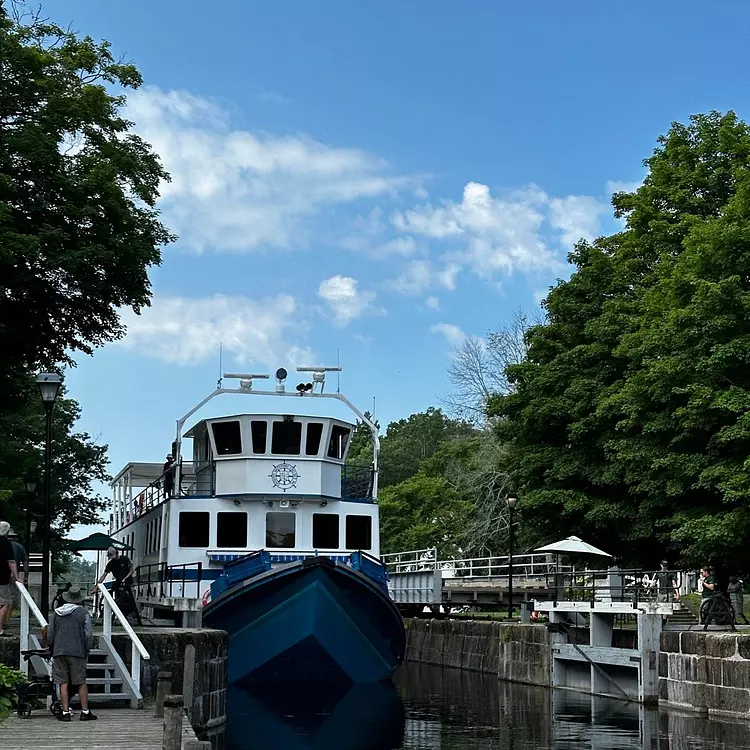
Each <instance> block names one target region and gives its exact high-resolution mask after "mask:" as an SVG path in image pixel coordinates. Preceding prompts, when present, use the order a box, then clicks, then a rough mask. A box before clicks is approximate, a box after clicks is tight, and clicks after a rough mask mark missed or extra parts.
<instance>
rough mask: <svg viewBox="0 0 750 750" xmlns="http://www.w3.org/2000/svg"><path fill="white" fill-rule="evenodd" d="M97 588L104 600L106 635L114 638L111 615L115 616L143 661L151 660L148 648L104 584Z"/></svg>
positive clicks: (98, 585)
mask: <svg viewBox="0 0 750 750" xmlns="http://www.w3.org/2000/svg"><path fill="white" fill-rule="evenodd" d="M97 588H98V589H99V593H100V594H101V595H102V598H103V599H104V635H105V636H107V637H108V638H111V637H112V617H111V615H112V614H114V615H115V617H116V618H117V619H118V620H119V621H120V625H122V629H123V630H124V631H125V634H126V635H127V636H128V638H130V640H131V641H132V642H133V646H135V648H136V649H137V650H138V653H139V654H140V656H141V657H142V658H143V659H150V658H151V656H150V655H149V653H148V651H147V650H146V647H145V646H144V645H143V643H141V639H140V638H139V637H138V636H137V635H136V632H135V630H133V627H132V625H131V624H130V623H129V622H128V618H127V617H125V615H124V614H123V613H122V611H121V610H120V608H119V607H118V606H117V604H116V602H115V600H114V599H113V598H112V594H110V593H109V591H108V590H107V588H106V586H105V585H104V584H103V583H99V584H97ZM107 609H109V610H110V613H109V614H110V616H109V617H107V614H108V613H107Z"/></svg>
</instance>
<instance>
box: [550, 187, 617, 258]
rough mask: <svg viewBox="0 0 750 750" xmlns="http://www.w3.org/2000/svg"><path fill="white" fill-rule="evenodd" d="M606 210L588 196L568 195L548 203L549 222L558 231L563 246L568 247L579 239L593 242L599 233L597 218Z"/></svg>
mask: <svg viewBox="0 0 750 750" xmlns="http://www.w3.org/2000/svg"><path fill="white" fill-rule="evenodd" d="M608 210H609V209H608V207H607V206H606V205H604V204H603V203H601V202H600V201H598V200H597V199H596V198H592V197H591V196H590V195H568V196H567V197H565V198H553V199H552V200H551V201H550V204H549V221H550V224H551V225H552V226H553V227H555V229H559V230H560V233H561V235H562V237H561V239H562V242H563V244H564V245H566V246H570V245H574V244H575V243H576V242H578V241H579V240H581V239H584V240H589V241H591V240H593V239H594V237H595V236H596V234H597V232H598V231H599V217H600V216H601V215H602V214H605V213H607V211H608Z"/></svg>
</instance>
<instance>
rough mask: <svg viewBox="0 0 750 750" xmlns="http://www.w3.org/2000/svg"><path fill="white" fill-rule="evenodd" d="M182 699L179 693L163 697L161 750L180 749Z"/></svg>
mask: <svg viewBox="0 0 750 750" xmlns="http://www.w3.org/2000/svg"><path fill="white" fill-rule="evenodd" d="M184 713H185V710H184V700H183V698H182V696H181V695H168V696H166V698H165V699H164V734H163V737H162V750H180V748H181V747H182V721H183V716H184Z"/></svg>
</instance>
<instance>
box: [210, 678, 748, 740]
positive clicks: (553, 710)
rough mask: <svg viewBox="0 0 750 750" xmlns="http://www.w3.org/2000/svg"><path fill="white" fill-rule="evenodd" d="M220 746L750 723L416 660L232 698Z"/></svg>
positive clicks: (614, 735) (712, 731) (600, 734)
mask: <svg viewBox="0 0 750 750" xmlns="http://www.w3.org/2000/svg"><path fill="white" fill-rule="evenodd" d="M228 708H229V723H228V725H227V727H226V729H225V731H224V733H223V734H222V735H220V736H216V737H214V738H213V741H214V746H215V748H216V749H217V750H402V749H403V750H406V749H407V748H408V749H409V750H416V749H417V748H419V750H422V749H424V750H480V749H481V750H500V749H502V750H532V748H533V750H568V749H570V750H574V749H575V750H589V749H590V750H620V749H622V750H627V749H629V748H644V750H654V749H656V750H708V749H709V748H710V750H734V749H735V748H750V722H745V721H736V720H730V719H708V718H706V717H703V716H700V715H699V714H694V713H682V712H676V711H664V710H662V711H655V710H645V709H644V708H643V707H641V706H638V705H637V704H633V703H625V702H623V701H617V700H611V699H606V698H596V697H592V696H588V695H583V694H580V693H575V692H572V691H563V690H555V691H552V690H545V689H543V688H532V687H527V686H525V685H513V684H510V683H501V682H498V681H497V679H495V678H493V677H491V676H489V675H482V674H477V673H473V672H459V671H457V670H451V669H440V668H439V667H428V666H422V665H409V666H407V667H404V668H403V669H402V670H401V671H400V672H399V674H398V675H397V678H396V684H395V687H394V686H377V687H373V686H370V687H354V688H352V689H351V690H349V691H348V692H344V693H343V694H338V695H335V696H330V697H329V696H327V695H324V694H323V691H321V692H319V693H317V694H314V695H310V694H309V693H308V694H306V695H304V696H299V695H294V694H292V693H290V692H288V691H270V690H267V691H264V692H263V693H262V694H256V695H251V694H249V693H247V692H242V691H233V692H231V693H230V696H229V706H228Z"/></svg>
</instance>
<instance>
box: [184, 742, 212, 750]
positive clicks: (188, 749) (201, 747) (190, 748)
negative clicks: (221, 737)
mask: <svg viewBox="0 0 750 750" xmlns="http://www.w3.org/2000/svg"><path fill="white" fill-rule="evenodd" d="M212 747H213V746H212V745H211V743H210V742H208V741H206V740H188V741H187V742H186V743H185V750H212Z"/></svg>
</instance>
